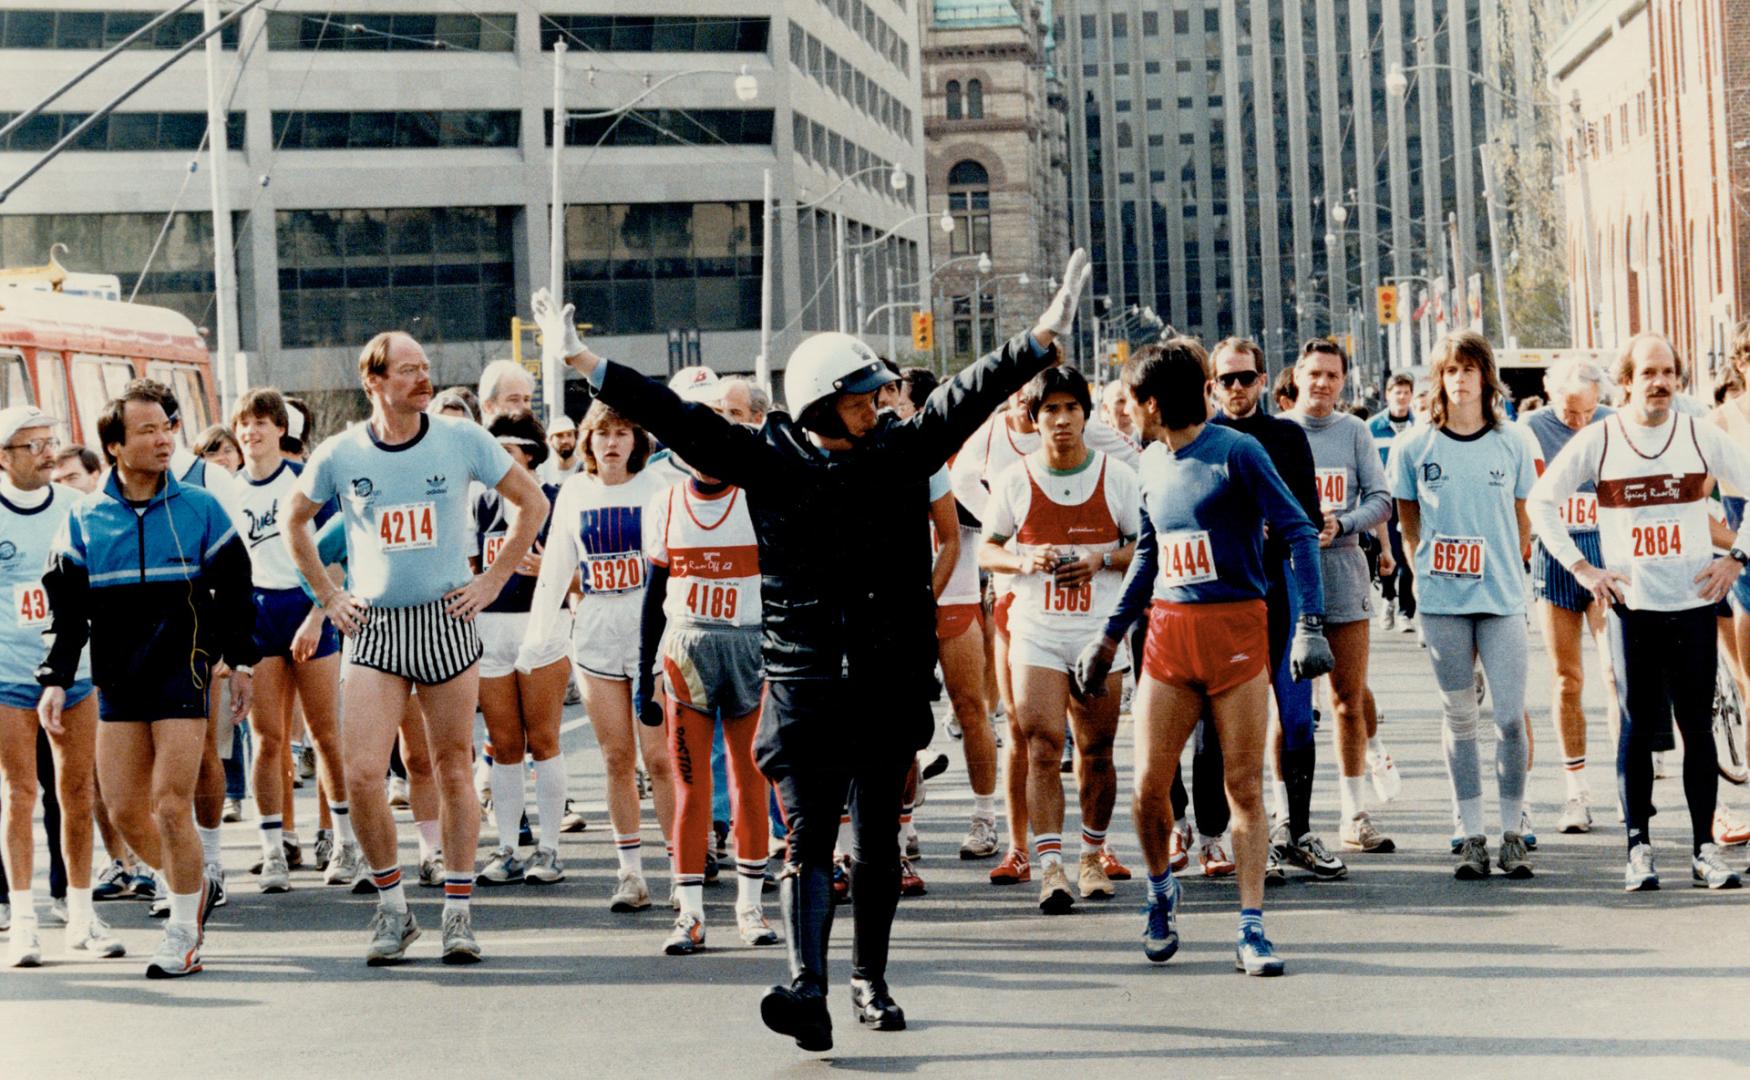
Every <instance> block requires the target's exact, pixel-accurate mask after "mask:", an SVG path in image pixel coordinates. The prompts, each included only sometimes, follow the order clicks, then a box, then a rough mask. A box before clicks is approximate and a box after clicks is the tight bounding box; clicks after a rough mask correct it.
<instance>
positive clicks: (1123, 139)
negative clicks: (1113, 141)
mask: <svg viewBox="0 0 1750 1080" xmlns="http://www.w3.org/2000/svg"><path fill="white" fill-rule="evenodd" d="M1134 145H1136V142H1135V140H1134V139H1133V138H1131V135H1130V125H1129V124H1128V123H1125V122H1124V121H1122V120H1121V121H1119V123H1118V149H1120V150H1129V149H1130V148H1131V147H1132V146H1134Z"/></svg>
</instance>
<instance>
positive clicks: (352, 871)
mask: <svg viewBox="0 0 1750 1080" xmlns="http://www.w3.org/2000/svg"><path fill="white" fill-rule="evenodd" d="M364 872H365V853H364V852H363V851H362V850H360V848H359V846H358V845H357V844H346V843H343V844H341V845H339V846H338V847H336V848H335V849H334V857H333V858H331V859H329V860H328V868H327V869H326V870H324V871H323V872H322V883H323V884H325V885H351V884H352V883H353V882H355V881H357V880H358V879H359V876H360V875H361V874H363V873H364Z"/></svg>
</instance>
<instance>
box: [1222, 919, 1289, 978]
mask: <svg viewBox="0 0 1750 1080" xmlns="http://www.w3.org/2000/svg"><path fill="white" fill-rule="evenodd" d="M1234 970H1235V971H1242V972H1245V973H1246V974H1247V975H1262V976H1266V977H1267V976H1271V975H1280V974H1282V972H1283V963H1282V958H1281V957H1280V956H1277V955H1276V946H1274V945H1272V944H1270V939H1269V938H1267V937H1265V936H1264V931H1263V930H1261V929H1251V930H1247V931H1246V932H1245V933H1243V934H1241V935H1240V940H1239V942H1238V943H1237V944H1236V945H1235V946H1234Z"/></svg>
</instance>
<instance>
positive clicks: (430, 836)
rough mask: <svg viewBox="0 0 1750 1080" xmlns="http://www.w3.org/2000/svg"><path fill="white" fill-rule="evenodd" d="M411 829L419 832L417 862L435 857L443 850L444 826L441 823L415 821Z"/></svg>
mask: <svg viewBox="0 0 1750 1080" xmlns="http://www.w3.org/2000/svg"><path fill="white" fill-rule="evenodd" d="M413 827H414V828H415V829H417V830H418V831H419V861H420V862H424V861H425V860H427V859H429V858H431V857H432V856H434V855H436V854H437V853H438V852H440V851H442V850H443V849H444V826H443V822H441V821H416V822H414V823H413Z"/></svg>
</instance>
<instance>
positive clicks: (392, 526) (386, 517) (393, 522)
mask: <svg viewBox="0 0 1750 1080" xmlns="http://www.w3.org/2000/svg"><path fill="white" fill-rule="evenodd" d="M377 539H378V540H379V541H380V542H381V543H382V545H383V550H384V551H386V552H396V551H417V550H419V549H421V548H428V547H436V546H437V504H436V503H429V502H417V503H403V504H402V505H400V506H385V507H383V509H382V510H380V511H378V513H377Z"/></svg>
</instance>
